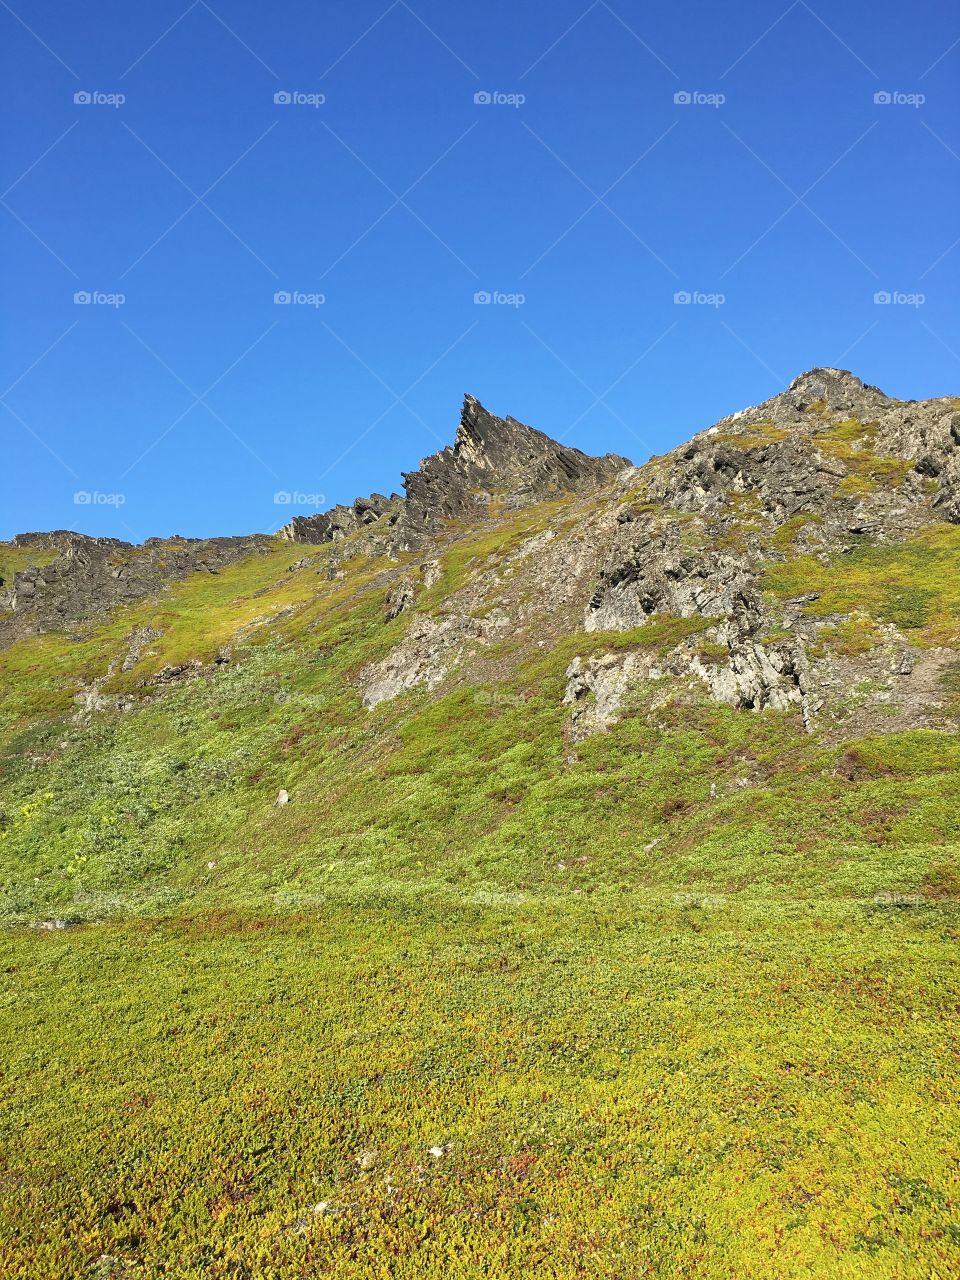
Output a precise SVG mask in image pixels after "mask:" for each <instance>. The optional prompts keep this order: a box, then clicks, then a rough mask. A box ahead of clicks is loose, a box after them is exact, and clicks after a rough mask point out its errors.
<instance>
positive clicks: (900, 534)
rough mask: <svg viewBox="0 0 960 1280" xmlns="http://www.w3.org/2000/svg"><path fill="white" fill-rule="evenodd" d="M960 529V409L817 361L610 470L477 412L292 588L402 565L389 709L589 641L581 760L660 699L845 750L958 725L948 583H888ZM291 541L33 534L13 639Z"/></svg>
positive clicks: (571, 700)
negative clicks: (856, 740) (692, 694)
mask: <svg viewBox="0 0 960 1280" xmlns="http://www.w3.org/2000/svg"><path fill="white" fill-rule="evenodd" d="M548 502H550V503H552V505H551V506H550V507H548V506H546V505H545V504H546V503H548ZM538 512H544V513H546V514H543V515H540V516H538V515H537V513H538ZM525 513H529V515H527V514H525ZM518 520H519V521H520V526H518V527H526V528H527V530H528V534H529V536H527V537H526V538H525V539H524V540H522V541H521V542H520V543H519V545H516V546H513V547H512V549H511V550H510V551H509V553H508V554H504V555H501V556H497V555H492V556H491V557H489V558H488V559H487V560H484V559H483V558H479V559H477V560H476V561H474V560H473V559H472V558H468V563H469V565H470V569H469V572H466V573H461V574H459V576H455V578H451V579H449V580H448V579H444V572H445V569H444V566H445V565H446V564H448V563H449V557H450V555H451V554H452V553H453V551H454V550H455V549H456V548H457V547H458V546H459V547H461V550H460V551H459V552H458V553H457V554H458V555H459V556H460V558H461V560H462V558H463V556H464V554H465V551H464V550H463V548H468V547H469V546H470V545H472V543H473V541H475V540H476V539H478V538H480V537H482V536H486V535H485V534H484V531H485V530H489V531H492V532H493V533H496V531H497V530H498V529H502V528H506V527H512V524H511V522H513V524H516V522H517V521H518ZM525 522H526V524H525ZM956 523H960V400H957V399H954V398H949V397H945V398H941V399H936V400H926V401H910V402H904V401H897V400H893V399H891V398H890V397H888V396H886V395H884V393H883V392H882V391H880V390H878V389H877V388H876V387H871V386H867V385H865V384H864V383H862V382H861V381H860V380H859V379H858V378H856V377H855V376H854V375H853V374H851V373H849V372H846V371H843V370H837V369H815V370H812V371H810V372H809V373H806V374H803V375H802V376H801V377H799V378H797V379H796V380H795V381H794V382H793V383H792V384H791V385H790V386H789V387H788V388H787V389H786V390H785V391H784V392H782V393H781V394H779V395H777V396H774V397H772V398H771V399H769V400H767V401H765V402H764V403H762V404H760V405H757V406H755V407H753V408H749V409H745V410H742V411H740V412H739V413H735V414H732V415H730V416H728V417H726V418H723V419H721V420H720V421H719V422H717V423H716V424H714V425H713V426H711V427H709V428H707V429H706V430H704V431H701V432H699V433H698V434H697V435H695V436H694V437H693V438H692V440H691V441H690V442H689V443H688V444H685V445H683V446H681V447H680V448H678V449H676V450H674V451H673V452H671V453H670V454H668V455H666V456H664V457H660V458H654V459H652V460H651V461H650V462H649V463H647V464H646V465H644V466H642V467H633V466H632V465H631V464H630V463H628V462H627V461H626V460H625V459H623V458H620V457H616V456H614V455H607V456H605V457H602V458H591V457H588V456H586V455H585V454H583V453H581V452H579V451H578V450H576V449H572V448H569V447H568V446H565V445H562V444H559V443H557V442H555V441H553V440H551V439H549V437H547V436H545V435H543V434H542V433H541V432H539V431H536V430H534V429H533V428H531V427H527V426H524V425H523V424H522V423H519V422H517V421H515V420H514V419H512V418H497V417H495V416H494V415H492V414H490V413H489V412H488V411H487V410H486V409H484V408H483V406H482V405H481V404H480V403H479V402H478V401H477V400H475V399H473V398H472V397H470V396H468V397H467V398H466V400H465V402H464V406H463V411H462V415H461V419H460V424H459V427H458V430H457V433H456V438H455V441H454V443H453V445H451V446H450V447H448V448H446V449H443V450H441V451H440V452H439V453H437V454H434V455H432V456H431V457H429V458H427V459H425V460H424V461H423V462H422V463H421V466H420V468H419V469H418V470H417V471H414V472H410V473H408V474H406V475H405V476H404V494H403V495H402V496H400V495H397V494H394V495H392V496H391V497H389V498H388V497H385V496H383V495H380V494H374V495H372V496H371V497H369V498H364V499H357V501H356V502H354V503H353V504H352V505H350V506H339V507H335V508H333V509H332V510H331V511H328V512H325V513H323V514H320V515H317V516H310V517H295V518H294V519H293V520H292V521H291V522H290V524H288V525H287V526H285V527H284V528H283V529H282V530H281V531H280V538H281V539H283V540H286V541H289V542H292V543H298V544H305V545H307V546H310V547H312V548H314V551H313V552H312V553H311V556H310V557H307V558H305V559H303V560H300V561H298V562H297V564H296V565H292V566H290V569H291V570H294V569H295V570H302V569H303V568H306V567H308V566H309V565H312V564H314V560H316V566H315V570H314V571H315V572H316V573H320V574H321V575H323V576H324V577H325V578H326V579H327V580H329V579H331V578H342V577H344V574H345V573H347V574H349V572H350V570H349V569H346V570H345V569H344V568H343V567H342V566H347V565H348V562H349V564H352V565H354V566H356V565H357V564H364V563H377V564H382V565H385V566H387V567H386V568H383V569H378V570H377V577H376V579H375V581H376V582H377V584H378V589H379V590H382V591H383V593H384V594H383V603H382V610H381V612H382V617H383V619H384V621H385V622H392V621H395V620H396V619H399V618H401V617H402V618H404V619H406V622H405V624H404V628H403V634H402V638H401V639H400V640H399V642H398V643H397V644H396V645H395V646H394V647H393V648H392V649H391V650H390V651H389V652H388V653H386V654H385V655H381V656H379V657H378V658H376V659H375V660H373V661H369V662H368V663H367V664H366V665H365V666H361V667H360V668H358V671H357V677H356V679H357V688H358V691H359V693H360V696H361V698H362V701H363V703H364V705H365V706H367V707H368V708H372V707H375V706H377V705H379V704H380V703H382V702H385V701H389V700H391V699H393V698H396V697H398V696H399V695H401V694H404V693H407V692H409V691H411V690H416V689H421V690H424V691H426V692H428V693H429V692H432V691H435V690H442V689H446V688H449V687H451V685H453V684H456V683H457V682H468V681H470V680H476V679H479V678H483V679H488V678H490V677H491V675H494V676H495V675H496V674H497V673H500V672H503V671H507V670H508V669H509V663H510V662H511V661H514V660H515V656H516V654H522V653H529V652H530V651H531V649H533V648H534V647H538V646H539V647H542V646H549V645H551V644H553V643H555V642H558V641H559V640H561V639H562V638H564V637H570V636H574V637H580V636H582V637H583V645H582V652H580V653H579V654H578V656H577V657H576V658H575V660H574V661H573V662H572V663H571V665H570V668H569V671H568V673H567V676H568V680H567V688H566V693H565V698H564V700H565V704H566V705H567V706H569V708H570V720H569V726H570V739H571V743H572V744H575V743H576V741H578V740H579V739H580V738H582V737H583V736H584V735H585V734H587V733H590V732H595V731H598V730H602V729H604V728H606V727H608V726H609V725H611V724H612V723H613V722H614V721H615V720H616V718H617V716H618V715H619V714H621V711H622V709H623V708H624V707H626V706H628V705H629V704H630V701H631V698H635V697H637V696H640V695H642V696H643V697H647V698H649V697H651V696H653V692H652V691H654V690H656V689H658V688H661V687H662V688H665V689H667V690H669V691H670V696H674V695H676V693H677V691H678V690H684V689H689V690H691V691H699V692H700V694H701V695H702V694H703V693H706V694H707V695H708V696H709V697H711V698H714V699H716V700H718V701H721V702H725V703H727V704H729V705H731V706H734V707H738V708H741V709H743V710H754V711H759V710H763V709H764V708H773V709H778V710H785V711H788V712H793V713H795V714H796V715H797V718H798V724H801V725H802V726H804V727H805V728H806V729H808V730H813V729H816V728H822V729H823V730H824V731H825V732H827V733H830V734H834V735H836V736H842V735H843V734H844V733H847V732H850V731H852V729H853V728H856V729H858V730H861V731H864V732H866V731H873V730H879V729H883V728H889V727H891V726H893V727H895V726H898V725H900V726H905V727H914V726H917V725H930V726H942V725H944V724H947V723H952V720H951V716H952V714H953V713H952V712H951V711H950V710H949V707H950V705H952V704H951V703H950V699H949V697H948V696H947V692H946V690H947V688H948V684H949V679H948V677H950V673H951V672H953V671H954V670H958V671H960V636H958V635H957V633H956V629H955V628H954V627H953V626H952V624H950V625H948V624H947V623H942V624H941V625H934V623H935V620H933V621H931V616H930V608H928V607H927V605H926V604H925V603H924V602H925V601H928V600H934V599H941V598H946V597H943V590H945V587H944V586H943V584H942V583H939V582H938V581H936V580H935V579H934V580H933V582H932V585H931V583H930V581H926V580H925V585H923V586H918V587H914V586H912V585H911V583H910V582H909V581H905V582H904V584H903V585H902V586H896V587H890V586H889V584H887V585H886V586H885V585H884V582H885V575H886V576H888V577H889V575H890V574H893V575H894V576H896V574H901V575H902V574H903V565H904V564H905V563H915V564H916V565H917V566H918V572H921V573H925V572H927V570H926V564H927V560H926V559H925V558H924V557H925V556H926V555H929V557H933V559H932V560H930V563H931V564H933V563H939V561H937V560H936V556H937V555H938V554H939V553H938V552H937V551H936V548H937V547H938V546H939V545H940V544H941V543H943V540H944V537H945V536H946V535H945V534H944V533H943V531H944V530H949V528H950V526H951V524H956ZM951 545H952V544H951ZM275 546H276V542H275V541H274V540H272V539H270V538H268V537H265V536H260V535H257V536H254V537H250V538H234V539H213V540H206V541H187V540H184V539H171V540H167V541H163V542H160V541H156V540H154V541H151V542H148V543H145V544H144V546H143V547H131V546H129V545H128V544H125V543H121V542H116V541H113V540H109V539H92V538H84V537H81V536H80V535H76V534H69V533H64V532H60V533H56V534H46V535H41V534H37V535H22V536H21V538H18V539H17V547H18V548H20V549H24V548H26V549H28V550H29V549H36V550H37V551H45V552H47V553H49V552H50V551H51V550H53V551H54V552H55V553H56V554H55V556H54V558H53V559H52V560H51V561H50V562H49V563H47V564H42V565H37V566H35V567H32V568H28V569H26V570H22V571H20V572H18V573H17V574H16V575H15V578H14V580H13V582H12V583H8V584H0V590H5V591H6V596H5V599H4V600H2V601H0V604H4V605H5V606H6V610H7V612H6V615H5V616H2V620H0V643H4V642H6V643H10V642H11V641H12V640H14V639H16V638H17V637H18V636H21V635H24V634H27V633H28V632H29V631H31V630H48V629H51V628H53V629H55V628H58V627H65V626H68V625H70V624H72V623H73V622H74V621H76V620H77V619H79V618H81V617H85V616H86V617H88V616H91V615H98V614H102V613H104V612H107V611H109V610H111V609H113V608H114V607H116V606H118V605H121V604H127V603H130V602H132V601H135V600H138V599H142V598H144V597H149V596H151V595H155V594H157V593H158V592H160V591H162V590H164V589H165V588H167V587H168V586H169V585H170V584H172V583H176V582H178V581H182V580H184V579H185V578H187V577H189V576H190V575H192V574H195V573H198V572H214V573H215V572H218V571H219V570H220V569H221V568H223V567H225V566H227V565H230V564H233V563H235V562H237V561H239V560H242V559H244V558H245V557H248V556H250V555H252V554H267V553H268V552H269V551H270V548H271V547H275ZM897 548H905V550H904V551H903V553H902V554H901V553H900V552H899V551H897ZM904 556H906V557H907V560H904V559H903V557H904ZM885 557H886V558H885ZM898 557H899V559H898ZM910 557H913V560H910ZM944 563H945V564H949V563H951V562H950V561H949V558H947V559H945V560H944ZM888 564H889V565H890V566H891V568H890V569H889V570H888V569H887V568H885V566H886V565H888ZM928 577H929V575H928ZM442 581H447V587H445V588H444V587H441V586H440V585H438V584H440V583H441V582H442ZM897 581H899V579H897ZM438 593H439V594H438ZM931 607H932V606H931ZM671 628H672V630H671ZM661 633H662V634H663V635H664V636H665V637H666V639H664V640H663V641H662V642H660V641H658V642H657V643H652V642H651V640H650V639H649V638H648V637H651V636H654V635H660V634H661ZM616 636H620V637H625V636H629V637H630V639H629V640H623V639H621V640H619V641H617V642H616V643H614V642H613V638H614V637H616ZM134 647H136V646H134ZM507 650H510V651H511V652H512V653H513V654H514V658H509V657H507V656H505V655H506V653H507ZM492 652H497V653H498V654H499V655H500V656H499V657H498V659H497V663H498V664H499V666H496V665H495V667H494V668H493V669H492V668H491V664H490V661H489V660H488V657H487V655H488V654H490V653H492ZM200 666H201V664H199V663H198V664H197V667H196V668H191V667H189V665H188V667H187V668H185V670H187V672H188V674H189V671H190V670H193V669H200ZM644 691H645V692H644Z"/></svg>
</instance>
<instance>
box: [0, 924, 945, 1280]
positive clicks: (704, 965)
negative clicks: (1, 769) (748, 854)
mask: <svg viewBox="0 0 960 1280" xmlns="http://www.w3.org/2000/svg"><path fill="white" fill-rule="evenodd" d="M954 924H955V921H954V922H953V923H951V917H950V916H949V915H948V914H946V913H945V912H944V911H943V910H942V909H941V908H939V907H936V906H931V907H929V908H928V909H927V910H925V911H923V912H920V913H918V912H911V911H898V910H895V909H885V908H880V907H877V908H868V909H858V910H855V911H848V912H836V911H830V910H826V911H817V912H803V913H799V914H798V913H790V912H787V911H783V910H776V909H774V910H769V909H768V910H766V911H764V912H763V913H751V912H749V911H747V912H744V911H741V910H739V909H738V908H737V907H736V905H735V904H729V903H726V904H724V903H720V904H717V903H713V904H709V903H708V904H707V905H706V906H703V907H696V906H693V905H689V904H687V903H679V904H677V903H674V902H672V901H670V900H667V901H666V902H665V903H664V902H661V903H659V904H651V905H650V907H649V908H648V909H647V910H646V911H643V912H637V911H636V909H635V908H634V907H632V906H631V907H629V908H628V909H626V910H624V909H618V908H617V907H616V906H615V905H613V904H610V903H604V906H603V909H602V910H597V909H596V907H595V905H593V904H591V903H589V902H586V901H583V902H579V903H577V902H575V901H571V902H570V903H568V904H567V905H566V906H565V907H563V908H560V907H557V906H553V907H549V906H544V905H542V904H539V903H532V904H530V905H529V906H527V907H526V908H523V907H516V906H514V907H510V906H506V905H503V904H500V905H498V906H497V908H496V909H490V908H486V909H482V908H470V907H468V906H461V907H459V908H456V907H449V908H448V909H447V910H446V911H444V912H438V911H437V910H436V909H434V908H432V907H425V906H423V905H417V904H416V903H415V902H413V901H408V902H405V903H402V904H394V906H393V907H392V909H386V908H385V907H384V906H381V907H380V908H378V909H358V908H356V907H353V908H351V909H349V910H343V909H338V908H337V907H335V906H330V907H325V908H322V909H319V910H316V909H315V910H314V911H312V912H311V913H310V914H309V915H308V916H305V917H301V918H296V919H291V918H286V919H282V918H271V917H263V916H243V915H230V914H221V915H219V916H215V917H207V918H201V919H197V920H194V921H189V920H183V921H178V922H175V921H171V922H167V923H163V924H159V925H155V926H150V925H145V924H129V925H126V926H110V927H107V926H98V927H89V928H85V929H81V930H78V931H76V932H74V933H70V932H66V933H61V934H45V935H36V934H34V935H26V936H24V935H19V936H9V935H8V936H6V937H4V938H3V939H2V941H0V948H2V952H3V956H2V960H3V964H4V967H5V972H6V975H7V982H6V995H5V997H4V1010H3V1019H2V1022H0V1037H2V1040H0V1045H2V1056H3V1060H4V1063H5V1066H6V1076H5V1089H4V1093H3V1101H2V1108H0V1125H2V1128H3V1136H4V1145H3V1150H4V1155H3V1169H2V1174H0V1188H2V1193H0V1273H2V1274H4V1275H10V1276H17V1277H18V1278H19V1280H34V1278H36V1280H48V1278H49V1277H53V1276H56V1277H68V1276H69V1277H72V1276H77V1277H81V1276H88V1275H92V1276H110V1277H125V1276H136V1277H140V1276H143V1277H162V1276H176V1277H177V1278H178V1280H200V1278H201V1277H203V1278H206V1277H231V1278H232V1277H249V1278H250V1280H260V1278H261V1277H268V1278H269V1277H295V1276H304V1275H311V1276H315V1275H331V1276H337V1277H359V1278H366V1277H371V1278H372V1277H377V1278H378V1280H379V1278H380V1277H385V1276H389V1277H397V1278H398V1280H399V1278H402V1277H411V1278H412V1277H434V1276H435V1277H437V1278H438V1280H440V1278H441V1277H442V1278H443V1280H450V1278H451V1277H453V1278H459V1277H464V1278H466V1277H471V1278H472V1277H475V1276H498V1277H508V1278H509V1277H518V1278H521V1277H522V1278H524V1280H525V1278H526V1277H529V1276H531V1275H537V1276H546V1277H557V1278H559V1277H563V1278H566V1277H597V1278H600V1277H603V1280H635V1278H637V1277H656V1278H658V1280H659V1278H663V1280H666V1278H668V1277H669V1278H670V1280H673V1278H675V1277H676V1278H679V1277H683V1278H689V1280H768V1278H769V1277H772V1276H776V1277H779V1278H780V1280H800V1278H801V1277H802V1278H804V1280H807V1278H809V1277H816V1278H822V1280H838V1278H839V1280H861V1278H863V1280H880V1278H886V1277H890V1278H891V1280H892V1278H894V1277H896V1280H950V1278H951V1277H953V1276H955V1275H956V1274H957V1271H958V1269H960V1219H958V1216H957V1199H956V1197H957V1159H958V1139H960V1131H958V1116H957V1111H956V1108H955V1099H956V1087H957V1061H956V1058H955V1056H954V1054H953V1049H954V1048H955V1043H954V1036H955V1033H956V1012H957V996H958V990H957V981H956V979H957V971H956V967H955V954H954V953H955V947H956V942H955V936H956V935H955V933H954V932H953V928H954ZM430 1148H435V1149H437V1150H438V1151H440V1152H442V1154H439V1155H436V1154H434V1155H432V1154H430ZM364 1166H368V1167H364Z"/></svg>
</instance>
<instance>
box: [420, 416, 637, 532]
mask: <svg viewBox="0 0 960 1280" xmlns="http://www.w3.org/2000/svg"><path fill="white" fill-rule="evenodd" d="M630 466H631V464H630V463H629V462H628V461H627V459H626V458H621V457H618V456H617V455H616V454H609V453H608V454H606V455H604V457H602V458H592V457H590V456H589V455H587V454H585V453H581V452H580V450H579V449H572V448H570V447H569V446H568V445H563V444H558V443H557V442H556V441H555V440H551V439H550V437H549V436H546V435H544V434H543V432H542V431H537V430H535V429H534V428H533V427H528V426H525V425H524V424H523V423H522V422H518V421H517V420H516V419H515V418H497V417H495V416H494V415H493V414H492V413H489V412H488V411H487V410H486V409H485V408H484V407H483V405H482V404H481V403H480V402H479V400H476V399H474V397H473V396H469V395H468V396H466V397H465V398H464V402H463V411H462V413H461V415H460V425H459V427H458V428H457V435H456V439H455V441H454V443H453V445H452V446H450V447H448V448H446V449H441V451H440V452H439V453H435V454H432V455H431V456H430V457H429V458H424V460H423V461H422V462H421V464H420V468H419V470H417V471H411V472H407V473H405V474H404V477H403V482H404V490H405V492H406V500H405V502H404V504H403V509H402V511H401V512H400V515H399V517H398V520H397V541H398V546H399V547H400V548H401V549H403V550H409V549H411V548H413V547H416V546H419V545H420V544H421V543H422V542H423V541H424V540H425V539H426V538H427V537H428V536H429V535H430V534H431V533H435V532H436V531H437V530H438V529H439V528H440V527H441V525H442V522H443V521H444V520H463V521H466V522H468V523H469V522H472V521H476V520H478V519H483V518H484V516H485V515H486V513H487V510H488V508H489V507H490V504H491V503H492V502H494V501H499V502H500V503H502V504H503V505H504V506H506V507H514V508H516V507H522V506H528V505H530V504H532V503H536V502H544V501H546V500H547V499H549V498H553V497H558V496H560V495H561V494H563V493H570V492H574V493H576V492H583V491H585V490H587V489H590V488H596V487H597V486H598V485H602V484H604V483H606V482H608V481H610V480H612V479H613V478H614V477H615V476H616V475H617V474H618V473H619V472H621V471H623V470H624V468H628V467H630Z"/></svg>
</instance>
